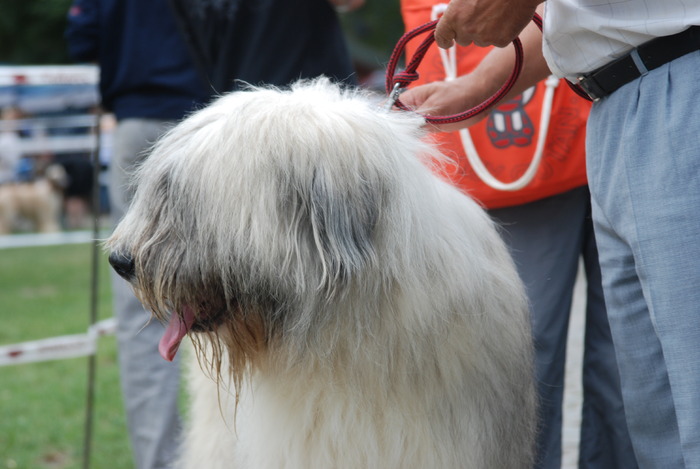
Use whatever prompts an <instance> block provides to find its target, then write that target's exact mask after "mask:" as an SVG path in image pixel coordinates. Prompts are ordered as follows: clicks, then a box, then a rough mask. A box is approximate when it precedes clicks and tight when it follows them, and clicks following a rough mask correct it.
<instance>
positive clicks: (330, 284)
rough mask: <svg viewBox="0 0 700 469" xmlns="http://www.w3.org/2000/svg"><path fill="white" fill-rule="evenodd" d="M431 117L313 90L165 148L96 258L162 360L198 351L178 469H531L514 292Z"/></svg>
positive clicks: (190, 131) (234, 107)
mask: <svg viewBox="0 0 700 469" xmlns="http://www.w3.org/2000/svg"><path fill="white" fill-rule="evenodd" d="M422 123H423V120H422V119H421V118H420V117H419V116H417V115H414V114H410V113H402V112H386V111H383V110H381V109H380V108H378V107H377V105H376V104H375V102H374V101H372V100H371V99H369V97H368V96H365V95H363V94H362V93H361V92H359V91H354V90H347V89H341V88H339V87H337V86H335V85H332V84H330V82H329V81H328V80H325V79H320V80H316V81H311V82H301V83H297V84H296V85H294V86H292V87H291V89H290V90H279V89H267V88H264V89H260V88H257V89H252V90H249V91H244V92H236V93H232V94H229V95H226V96H223V97H221V98H220V99H218V100H217V101H216V102H214V103H213V104H212V105H210V106H209V107H207V108H205V109H203V110H201V111H199V112H197V113H195V114H193V115H192V116H190V117H189V118H187V119H186V120H184V121H183V122H182V123H180V124H179V125H178V126H177V127H175V128H174V129H173V130H172V131H171V132H169V133H168V134H167V135H166V136H165V137H164V138H162V139H161V140H160V142H158V143H157V145H156V146H155V148H154V150H153V152H152V154H151V156H150V157H149V158H148V159H147V161H146V162H145V164H144V165H143V167H142V168H141V169H140V172H139V173H138V176H137V192H136V195H135V198H134V201H133V204H132V207H131V210H130V211H129V212H128V213H127V214H126V216H125V218H124V219H123V220H122V222H121V223H120V224H119V225H118V227H117V228H116V231H115V232H114V234H113V235H112V237H111V238H110V239H109V240H108V242H107V247H108V249H109V251H110V253H111V254H110V262H111V263H112V265H113V267H114V268H115V269H116V270H117V271H118V272H119V273H120V274H121V275H122V276H124V277H125V278H127V279H128V280H129V281H130V282H131V283H132V284H133V286H134V287H135V289H136V291H137V294H138V295H139V296H140V298H141V299H142V300H143V302H144V304H145V305H146V306H147V307H148V308H149V309H150V310H151V311H153V313H154V315H155V317H156V318H158V319H160V320H163V321H166V320H169V324H168V326H167V330H166V332H165V334H164V336H163V339H162V341H161V343H160V350H161V353H162V354H163V356H164V357H165V358H166V359H172V358H173V357H174V355H175V353H176V352H177V349H178V346H179V344H180V341H181V340H182V339H183V337H184V336H185V335H186V334H189V335H190V336H191V337H192V339H193V341H194V343H195V349H196V351H197V352H198V353H197V355H198V358H199V364H200V365H201V368H202V369H201V370H200V367H195V369H194V370H193V371H192V372H191V373H192V376H191V378H190V390H191V393H192V395H191V404H192V406H191V414H190V416H189V419H190V422H189V431H188V436H187V438H186V442H185V448H184V454H183V457H182V459H183V460H182V466H181V467H185V468H206V469H218V468H255V469H263V468H274V469H280V468H290V469H291V468H299V469H302V468H303V469H309V468H311V469H326V468H337V469H341V468H347V469H365V468H370V469H409V468H417V469H418V468H420V469H427V468H430V469H435V468H444V469H456V468H474V469H477V468H478V469H485V468H493V469H507V468H527V467H530V465H531V462H532V443H533V434H534V431H535V422H536V416H535V392H534V387H533V377H532V364H531V338H530V335H529V321H528V315H527V306H526V300H525V298H524V294H523V289H522V286H521V284H520V282H519V279H518V277H517V275H516V272H515V270H514V267H513V265H512V262H511V259H510V258H509V256H508V253H507V251H506V248H505V247H504V245H503V243H502V242H501V240H500V239H499V236H498V234H497V232H496V229H495V228H494V226H493V225H492V223H491V221H490V220H489V218H488V217H487V216H486V215H485V213H484V212H483V211H482V210H481V209H480V208H479V206H478V205H477V204H476V203H475V202H473V201H472V200H470V199H469V198H468V197H466V196H465V195H463V194H461V193H460V192H458V191H457V190H456V189H454V188H453V187H451V186H449V185H448V184H446V183H445V182H443V181H442V180H441V179H439V178H438V177H436V176H435V175H434V174H433V173H432V172H431V170H430V169H429V165H430V162H431V161H432V160H433V159H434V158H440V157H441V156H440V155H439V154H438V152H437V151H436V149H435V148H433V147H431V146H430V145H429V144H427V143H425V142H424V141H422V140H421V139H422V137H423V133H422V131H421V125H422Z"/></svg>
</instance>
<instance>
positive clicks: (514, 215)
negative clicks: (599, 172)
mask: <svg viewBox="0 0 700 469" xmlns="http://www.w3.org/2000/svg"><path fill="white" fill-rule="evenodd" d="M590 206H591V204H590V196H589V192H588V189H587V188H585V187H581V188H578V189H574V190H571V191H568V192H565V193H563V194H559V195H556V196H553V197H548V198H546V199H543V200H539V201H536V202H532V203H529V204H523V205H519V206H516V207H508V208H504V209H497V210H492V211H490V214H491V215H492V217H494V219H495V220H496V221H497V222H498V223H500V225H501V227H502V235H503V238H504V239H505V241H506V243H507V244H508V246H509V248H510V250H511V253H512V255H513V258H514V260H515V263H516V266H517V269H518V272H519V273H520V276H521V278H522V279H523V281H524V283H525V286H526V289H527V293H528V297H529V299H530V304H531V309H532V326H533V334H534V338H535V368H536V375H537V381H538V393H539V400H540V402H539V404H540V418H541V422H540V432H539V436H538V441H537V446H538V447H537V456H538V462H537V467H538V468H542V469H560V468H561V456H562V455H561V449H562V403H563V395H564V373H565V362H566V342H567V335H568V327H569V317H570V311H571V301H572V297H573V289H574V283H575V281H576V274H577V272H578V266H579V261H580V260H581V259H582V260H583V263H584V267H585V273H586V280H587V283H588V288H587V295H586V320H585V328H586V330H585V341H584V347H585V349H584V357H583V410H582V416H581V417H582V423H581V437H580V441H581V443H580V456H579V468H581V469H583V468H597V469H626V468H636V467H637V463H636V460H635V457H634V452H633V450H632V445H631V443H630V439H629V434H628V431H627V423H626V421H625V413H624V408H623V404H622V396H621V392H620V378H619V372H618V366H617V360H616V357H615V349H614V347H613V341H612V337H611V334H610V326H609V324H608V318H607V314H606V309H605V303H604V300H603V289H602V285H601V276H600V266H599V263H598V252H597V248H596V242H595V237H594V235H593V224H592V221H591V215H590V214H591V209H590Z"/></svg>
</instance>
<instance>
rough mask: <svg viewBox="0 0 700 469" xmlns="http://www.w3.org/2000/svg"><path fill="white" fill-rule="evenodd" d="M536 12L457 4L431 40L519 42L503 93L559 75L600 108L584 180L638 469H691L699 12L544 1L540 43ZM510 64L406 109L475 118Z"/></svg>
mask: <svg viewBox="0 0 700 469" xmlns="http://www.w3.org/2000/svg"><path fill="white" fill-rule="evenodd" d="M540 3H541V2H540V0H452V2H451V3H450V6H449V7H448V9H447V11H446V13H445V15H444V16H443V18H442V19H441V21H440V23H439V24H438V26H437V28H436V31H435V38H436V41H437V43H438V45H440V46H441V47H449V46H451V45H452V44H453V42H454V41H456V42H457V43H459V44H462V45H467V44H471V43H475V44H477V45H490V44H494V45H497V46H501V47H503V46H506V45H507V44H508V43H509V42H510V41H512V40H513V38H515V37H516V36H517V35H519V34H520V37H521V39H522V41H523V44H524V46H525V67H524V70H523V73H522V74H521V77H520V79H519V81H518V83H517V84H516V86H515V87H514V89H513V90H512V91H511V94H513V95H515V94H518V93H519V92H522V90H524V89H526V88H527V87H529V86H531V85H532V84H533V83H534V82H535V81H537V80H540V79H543V78H544V77H546V76H547V74H549V73H554V74H556V75H557V76H560V77H567V78H568V79H570V80H571V81H573V82H575V83H578V84H581V85H582V86H583V88H584V90H585V91H586V93H587V94H588V95H589V96H590V97H591V99H593V100H594V104H593V109H592V111H591V115H590V118H589V122H588V129H587V151H586V153H587V171H588V179H589V185H590V190H591V198H592V206H593V221H594V225H595V232H596V239H597V241H598V249H599V254H600V263H601V268H602V274H603V287H604V291H605V301H606V304H607V309H608V318H609V321H610V326H611V330H612V334H613V339H614V342H615V347H616V352H617V355H618V363H619V367H620V378H621V384H622V392H623V399H624V406H625V413H626V416H627V422H628V426H629V431H630V436H631V439H632V444H633V447H634V451H635V455H636V457H637V461H638V463H639V466H640V467H642V468H659V469H666V468H671V467H672V468H699V467H700V210H698V207H700V138H699V137H698V135H700V106H698V94H699V93H700V82H699V81H698V79H697V72H698V70H700V2H699V1H698V0H663V1H660V0H628V1H624V2H620V1H619V0H617V1H615V0H609V1H604V0H548V1H547V2H546V3H545V5H546V6H545V8H544V39H542V36H541V35H540V34H539V31H537V28H536V27H535V26H534V25H532V24H529V25H528V22H529V20H530V18H531V16H532V14H533V12H534V11H535V9H536V8H538V5H539V4H540ZM523 28H524V29H523ZM512 57H513V51H512V48H509V47H508V48H502V49H494V52H493V53H491V54H490V55H489V57H488V58H487V59H486V60H485V61H484V62H482V65H481V66H480V67H479V68H478V69H477V70H476V71H474V73H472V74H470V75H466V76H463V77H459V78H458V79H457V80H454V81H452V82H450V83H449V84H448V83H431V84H428V85H424V86H422V87H417V88H414V89H412V90H409V91H407V92H406V93H404V94H403V95H401V101H402V102H403V103H404V104H406V105H408V106H410V107H412V108H415V109H416V110H417V111H418V112H422V113H424V114H433V115H444V114H454V113H456V112H459V111H463V110H465V109H467V108H471V107H473V106H474V105H475V104H478V103H480V102H482V101H484V100H485V98H486V97H488V96H490V95H491V94H493V92H494V91H495V88H498V87H499V86H500V84H501V83H503V82H504V81H505V77H507V76H508V75H509V73H510V71H511V69H512V67H513V65H512V63H513V58H512ZM475 119H478V118H474V119H471V120H469V121H464V122H462V123H460V124H450V125H447V126H440V127H437V128H436V130H454V129H455V127H459V126H468V125H470V124H471V123H473V122H474V120H475Z"/></svg>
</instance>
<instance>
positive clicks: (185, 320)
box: [158, 307, 194, 362]
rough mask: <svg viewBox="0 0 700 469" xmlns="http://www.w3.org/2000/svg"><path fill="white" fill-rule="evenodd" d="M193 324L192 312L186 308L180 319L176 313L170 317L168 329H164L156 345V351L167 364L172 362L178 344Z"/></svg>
mask: <svg viewBox="0 0 700 469" xmlns="http://www.w3.org/2000/svg"><path fill="white" fill-rule="evenodd" d="M193 323H194V312H193V311H192V309H190V308H187V307H186V308H185V309H184V311H183V312H182V317H180V315H179V314H177V313H172V314H171V315H170V321H169V322H168V327H167V328H166V329H165V333H164V334H163V337H161V339H160V343H159V344H158V351H159V352H160V356H161V357H163V358H165V359H166V360H168V361H169V362H171V361H173V359H174V358H175V354H177V349H178V348H179V347H180V342H182V339H183V338H184V337H185V335H187V331H189V330H190V327H192V324H193Z"/></svg>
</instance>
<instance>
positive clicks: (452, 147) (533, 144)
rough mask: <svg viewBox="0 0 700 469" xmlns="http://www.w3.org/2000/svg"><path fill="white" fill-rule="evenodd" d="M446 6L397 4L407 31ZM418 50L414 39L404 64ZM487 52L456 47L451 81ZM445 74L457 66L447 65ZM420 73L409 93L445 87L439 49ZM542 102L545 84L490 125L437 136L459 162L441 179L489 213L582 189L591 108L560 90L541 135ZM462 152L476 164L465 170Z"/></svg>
mask: <svg viewBox="0 0 700 469" xmlns="http://www.w3.org/2000/svg"><path fill="white" fill-rule="evenodd" d="M446 4H447V0H401V13H402V15H403V19H404V24H405V27H406V30H407V31H410V30H411V29H413V28H416V27H418V26H420V25H422V24H424V23H427V22H428V21H430V20H431V19H432V18H434V16H435V14H436V13H438V14H439V12H441V11H443V10H441V9H444V6H446ZM420 42H421V40H420V39H418V38H417V39H415V40H412V41H411V42H409V44H408V46H407V47H406V53H407V56H408V57H412V56H413V53H414V52H415V49H416V48H417V47H418V45H419V44H420ZM489 50H490V48H480V47H476V46H469V47H461V46H456V51H455V52H454V54H455V56H456V71H455V72H456V75H457V76H459V75H464V74H466V73H469V72H470V71H471V70H473V69H474V67H476V65H477V64H478V63H479V62H480V61H481V59H482V58H483V57H484V56H485V55H486V54H487V53H488V52H489ZM448 66H454V64H451V62H450V61H448ZM418 72H419V75H420V78H419V79H418V81H416V82H414V84H413V85H412V86H416V85H419V84H423V83H429V82H433V81H440V80H444V79H445V77H446V71H445V66H444V63H443V59H442V58H441V56H440V52H439V49H438V47H437V46H435V45H433V46H432V47H431V48H430V49H429V50H428V52H427V53H426V55H425V57H424V59H423V61H422V63H421V65H420V67H419V68H418ZM455 72H452V73H455ZM550 84H554V85H556V84H558V80H556V79H552V80H551V81H550ZM545 94H546V85H545V82H540V83H538V84H537V86H535V87H533V88H530V89H529V90H527V91H525V92H524V93H523V94H522V95H520V96H517V97H516V98H514V99H512V100H510V101H508V102H502V103H501V104H500V105H499V106H498V107H497V108H496V109H494V110H493V111H492V112H491V114H490V115H489V117H488V118H486V119H484V120H483V121H481V122H479V123H478V124H476V125H474V126H472V127H470V128H469V130H468V131H466V130H465V131H462V132H452V133H439V134H435V136H434V138H435V139H436V140H437V143H438V144H439V145H440V147H441V149H442V150H443V152H444V153H445V154H446V155H448V156H449V157H450V158H451V159H452V160H453V161H454V162H456V164H450V165H446V164H445V165H442V170H443V172H444V176H445V177H446V178H447V179H448V180H449V181H450V182H451V183H452V184H454V185H455V186H457V187H459V188H460V189H461V190H463V191H464V192H466V193H468V194H469V195H470V196H471V197H473V198H475V199H477V200H478V201H480V202H481V203H482V204H483V205H484V206H485V207H486V208H500V207H507V206H513V205H520V204H524V203H527V202H532V201H534V200H538V199H542V198H545V197H549V196H552V195H555V194H560V193H562V192H565V191H567V190H570V189H573V188H576V187H580V186H583V185H585V184H586V183H587V180H586V167H585V133H586V132H585V130H586V119H587V118H588V113H589V111H590V103H589V102H587V101H585V100H583V99H581V98H580V97H578V96H577V95H576V94H575V93H574V92H573V91H571V90H570V89H569V87H568V86H565V84H563V83H562V84H561V85H560V86H557V87H556V90H555V91H554V95H553V99H552V101H551V117H550V120H549V126H548V127H545V128H544V129H540V121H541V119H542V116H543V113H542V110H543V107H545V110H546V107H547V106H546V103H545V100H544V97H545ZM540 130H546V131H547V135H546V139H545V140H544V141H545V143H544V146H543V148H542V149H541V151H540V155H541V159H540V161H539V165H538V166H537V164H536V162H535V165H533V166H532V169H531V170H530V172H531V173H532V172H534V175H532V174H531V175H530V176H531V180H529V182H527V180H528V178H527V175H525V173H526V172H527V171H528V168H529V167H530V166H531V163H532V162H533V158H534V156H535V154H536V149H537V145H538V140H539V134H540ZM460 134H462V135H461V136H460ZM470 141H471V143H470ZM472 144H473V145H472ZM470 147H471V148H470ZM465 148H466V149H467V150H468V151H469V153H470V156H471V158H472V161H473V162H474V164H471V163H470V162H469V157H468V155H467V150H465ZM475 155H477V158H476V159H474V156H475ZM479 159H480V160H481V161H483V167H482V168H478V166H480V164H479V163H480V162H479ZM484 170H486V171H487V172H488V173H490V175H492V176H493V177H494V178H495V179H497V181H492V184H493V185H494V186H496V187H499V188H494V187H492V186H491V185H489V184H487V183H485V182H484V180H482V176H479V174H477V173H483V172H484ZM524 175H525V177H523V176H524ZM488 176H489V175H488V174H486V175H484V176H483V177H484V179H486V178H487V177H488ZM499 182H500V184H499ZM509 186H511V187H509ZM513 186H515V187H513Z"/></svg>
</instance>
